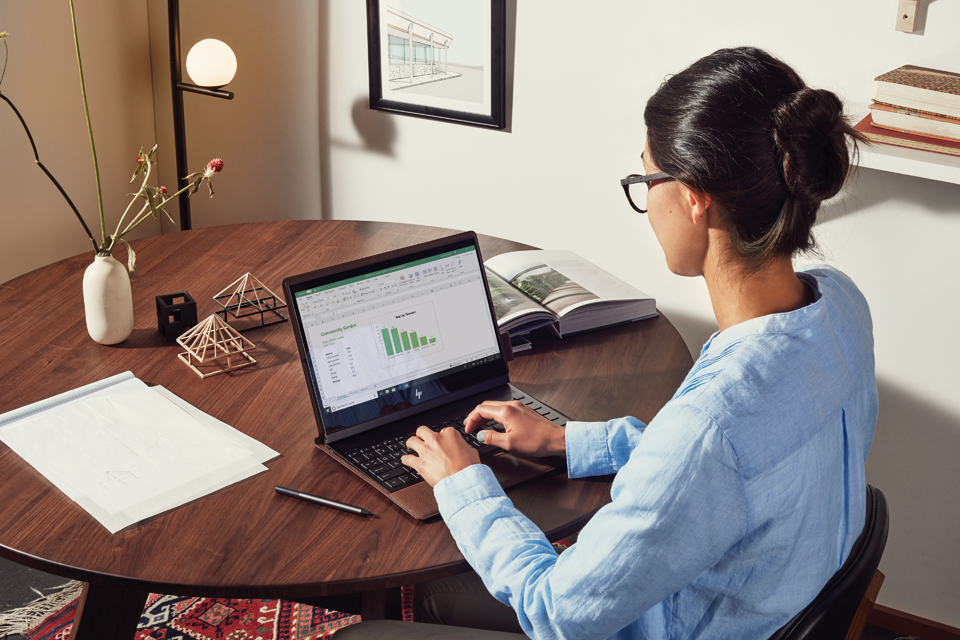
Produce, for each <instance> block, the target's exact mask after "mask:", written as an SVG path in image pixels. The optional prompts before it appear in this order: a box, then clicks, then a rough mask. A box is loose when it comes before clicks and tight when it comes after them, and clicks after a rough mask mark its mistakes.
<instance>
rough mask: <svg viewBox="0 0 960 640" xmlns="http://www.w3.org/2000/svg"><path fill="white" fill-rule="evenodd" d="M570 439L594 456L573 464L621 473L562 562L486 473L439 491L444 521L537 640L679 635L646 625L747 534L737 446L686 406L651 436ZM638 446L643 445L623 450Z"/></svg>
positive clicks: (605, 433)
mask: <svg viewBox="0 0 960 640" xmlns="http://www.w3.org/2000/svg"><path fill="white" fill-rule="evenodd" d="M569 434H570V435H573V439H572V440H568V450H569V451H572V450H574V449H576V448H577V447H578V446H579V445H580V444H583V445H584V446H587V447H589V451H590V452H591V453H588V454H587V455H584V456H583V457H582V458H575V459H574V461H573V463H572V466H571V468H572V467H573V466H576V471H577V472H578V473H579V472H583V473H584V474H586V475H594V474H596V473H598V472H599V473H611V472H613V471H619V473H618V475H617V477H616V479H615V480H614V483H613V487H612V492H611V494H612V498H613V501H612V502H611V503H610V504H608V505H606V506H605V507H603V508H602V509H601V510H600V511H599V512H598V513H597V514H596V515H595V516H594V517H593V518H592V519H591V520H590V522H589V523H588V524H587V526H586V527H584V529H583V530H582V531H581V533H580V536H579V539H578V541H577V543H576V544H575V545H573V546H572V547H571V548H570V549H568V550H567V551H566V552H564V553H563V554H562V555H560V556H558V555H557V553H556V552H555V551H554V550H553V548H552V546H551V545H550V543H549V542H548V541H547V539H546V537H545V536H544V535H543V533H542V532H541V531H540V530H539V529H538V528H537V526H536V525H534V524H533V522H531V521H530V520H529V519H527V518H526V517H525V516H524V515H523V514H522V513H520V512H519V511H517V510H516V509H515V508H514V506H513V504H512V503H511V501H510V500H509V498H507V496H506V494H505V493H504V492H503V490H502V489H501V488H500V486H499V485H498V484H497V481H496V479H495V478H494V476H493V473H492V472H491V471H490V470H489V468H487V467H485V466H483V465H474V466H471V467H469V468H467V469H464V470H463V471H461V472H460V473H457V474H455V475H453V476H450V477H449V478H446V479H444V480H443V481H441V482H440V483H438V484H437V486H436V488H435V494H436V497H437V502H438V504H439V506H440V512H441V514H442V515H443V518H444V520H445V521H446V523H447V525H448V526H449V528H450V531H451V533H452V534H453V537H454V539H455V540H456V541H457V545H458V547H459V548H460V550H461V552H462V553H463V555H464V557H465V558H466V559H467V561H468V562H469V563H470V565H471V566H472V567H473V568H474V569H475V570H476V571H477V573H478V574H479V575H480V577H481V578H482V579H483V581H484V584H485V585H486V586H487V588H488V589H489V590H490V592H491V593H492V594H493V595H494V597H496V598H497V599H498V600H500V601H501V602H504V603H507V604H509V605H510V606H512V607H513V608H514V610H516V612H517V615H518V618H519V620H520V624H521V626H522V627H523V629H524V631H525V632H526V633H527V634H528V635H530V636H531V637H533V638H577V639H587V638H607V637H625V638H627V637H661V636H663V634H664V633H667V635H670V634H669V627H670V624H671V623H670V620H668V619H664V616H658V620H657V621H656V624H653V625H652V626H651V627H650V628H649V629H645V628H644V627H645V626H646V625H645V624H644V621H643V620H638V618H640V616H641V615H642V614H644V612H646V611H647V610H649V609H651V608H652V607H654V606H655V605H657V603H660V602H662V601H664V600H665V599H667V598H669V597H670V596H671V595H672V594H674V593H676V592H677V591H679V590H680V589H682V588H683V587H685V586H687V585H690V584H691V583H692V582H694V581H695V580H697V578H698V576H700V575H701V574H703V573H704V572H706V571H708V570H709V569H710V568H711V567H714V566H715V565H717V563H718V562H720V561H721V559H722V558H723V556H724V555H725V554H726V553H727V552H728V550H729V549H731V547H733V546H735V545H736V544H737V542H738V541H739V540H740V539H741V538H742V537H743V536H744V534H745V531H746V529H747V525H746V500H745V494H744V490H743V486H742V479H741V474H740V471H739V468H738V465H737V460H736V455H735V453H734V451H733V449H732V447H731V446H730V444H729V443H728V442H727V440H726V438H725V437H724V435H723V433H722V432H721V431H720V430H719V429H717V428H716V426H715V425H713V424H712V423H711V421H710V420H709V418H707V417H705V416H704V415H702V414H700V413H699V412H698V411H697V410H696V409H692V408H690V407H689V406H682V405H681V406H680V407H677V408H671V407H668V408H667V409H665V410H664V411H661V413H660V414H659V415H658V416H657V418H656V419H654V421H653V422H651V424H650V426H649V427H646V428H643V425H642V423H638V422H637V421H633V420H632V419H625V420H623V421H611V422H610V423H577V424H575V425H574V430H573V431H570V432H569ZM641 434H642V436H643V437H642V438H640V435H641ZM568 437H569V436H568ZM630 442H634V443H636V446H635V447H634V448H633V450H632V453H625V452H626V451H627V449H628V447H629V443H630ZM603 443H606V444H603ZM601 445H602V446H601ZM571 475H572V474H571ZM704 615H706V612H705V613H704ZM648 632H649V633H648Z"/></svg>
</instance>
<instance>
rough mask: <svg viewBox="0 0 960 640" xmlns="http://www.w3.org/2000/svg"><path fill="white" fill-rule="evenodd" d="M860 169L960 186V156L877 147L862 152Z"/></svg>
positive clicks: (885, 146) (862, 149)
mask: <svg viewBox="0 0 960 640" xmlns="http://www.w3.org/2000/svg"><path fill="white" fill-rule="evenodd" d="M860 166H861V167H866V168H868V169H877V170H879V171H889V172H891V173H900V174H903V175H907V176H916V177H918V178H927V179H928V180H938V181H940V182H950V183H953V184H960V156H951V155H947V154H943V153H934V152H932V151H921V150H920V149H908V148H906V147H896V146H893V145H889V144H880V143H877V144H875V145H873V146H872V147H871V148H869V149H867V148H864V147H861V148H860Z"/></svg>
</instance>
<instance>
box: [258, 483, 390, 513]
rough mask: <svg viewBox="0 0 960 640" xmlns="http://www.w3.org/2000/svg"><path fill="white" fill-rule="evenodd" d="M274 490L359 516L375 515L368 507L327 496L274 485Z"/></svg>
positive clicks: (283, 494)
mask: <svg viewBox="0 0 960 640" xmlns="http://www.w3.org/2000/svg"><path fill="white" fill-rule="evenodd" d="M274 491H276V492H277V493H279V494H280V495H282V496H288V497H290V498H297V499H299V500H305V501H307V502H312V503H313V504H318V505H320V506H321V507H330V508H331V509H339V510H340V511H346V512H347V513H352V514H354V515H357V516H372V515H373V514H372V513H370V512H369V511H367V510H366V509H361V508H360V507H355V506H353V505H350V504H343V503H342V502H337V501H336V500H327V499H326V498H321V497H320V496H315V495H312V494H309V493H304V492H302V491H294V490H293V489H287V488H286V487H274Z"/></svg>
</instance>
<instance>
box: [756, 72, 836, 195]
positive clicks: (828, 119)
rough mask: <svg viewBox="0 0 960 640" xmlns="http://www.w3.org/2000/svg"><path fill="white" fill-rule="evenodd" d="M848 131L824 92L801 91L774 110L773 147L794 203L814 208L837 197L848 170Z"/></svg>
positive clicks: (832, 100)
mask: <svg viewBox="0 0 960 640" xmlns="http://www.w3.org/2000/svg"><path fill="white" fill-rule="evenodd" d="M848 129H849V126H848V125H847V123H846V121H845V120H844V118H843V103H841V102H840V99H839V98H838V97H837V96H836V94H834V93H833V92H832V91H827V90H825V89H811V88H809V87H805V88H803V89H801V90H800V91H797V92H796V93H792V94H790V95H788V96H786V97H785V98H784V99H783V100H781V101H780V103H779V104H778V105H777V106H776V107H775V108H774V110H773V143H774V145H775V147H776V150H777V152H778V155H779V158H780V161H781V167H782V168H781V175H782V177H783V181H784V184H785V185H786V188H787V190H788V191H789V193H790V194H791V195H792V196H793V197H794V198H796V199H797V200H799V201H800V202H803V203H806V204H810V205H819V203H820V202H822V201H823V200H826V199H827V198H831V197H833V196H835V195H836V194H837V193H839V191H840V189H841V187H843V183H844V180H846V177H847V173H848V171H849V169H850V156H849V150H848V149H847V139H846V133H847V130H848ZM815 209H816V206H815V207H814V210H815Z"/></svg>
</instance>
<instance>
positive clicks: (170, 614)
mask: <svg viewBox="0 0 960 640" xmlns="http://www.w3.org/2000/svg"><path fill="white" fill-rule="evenodd" d="M402 596H403V613H404V619H413V616H412V607H411V605H412V603H413V588H412V587H404V588H403V592H402ZM78 602H79V598H78V599H77V600H74V601H73V602H71V603H70V604H69V605H67V606H66V607H64V608H63V609H61V610H60V611H58V612H56V613H54V614H53V615H51V616H49V617H48V618H46V619H45V620H44V621H43V622H41V623H40V624H39V625H38V626H36V627H34V628H33V629H30V630H28V631H27V632H26V633H25V634H24V635H25V637H26V638H27V640H66V638H68V637H69V636H70V629H71V627H72V626H73V618H74V616H75V615H76V611H77V603H78ZM408 614H409V615H408ZM359 621H360V616H356V615H350V614H346V613H340V612H339V611H331V610H329V609H324V608H322V607H313V606H310V605H305V604H300V603H297V602H288V601H286V600H228V599H221V598H190V597H185V596H164V595H158V594H150V596H149V597H148V598H147V604H146V606H145V607H144V609H143V615H142V616H141V618H140V624H139V626H138V628H137V633H136V635H135V636H134V638H135V640H326V639H328V638H332V636H333V634H334V633H335V632H336V631H337V630H338V629H342V628H343V627H346V626H347V625H351V624H355V623H357V622H359Z"/></svg>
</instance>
